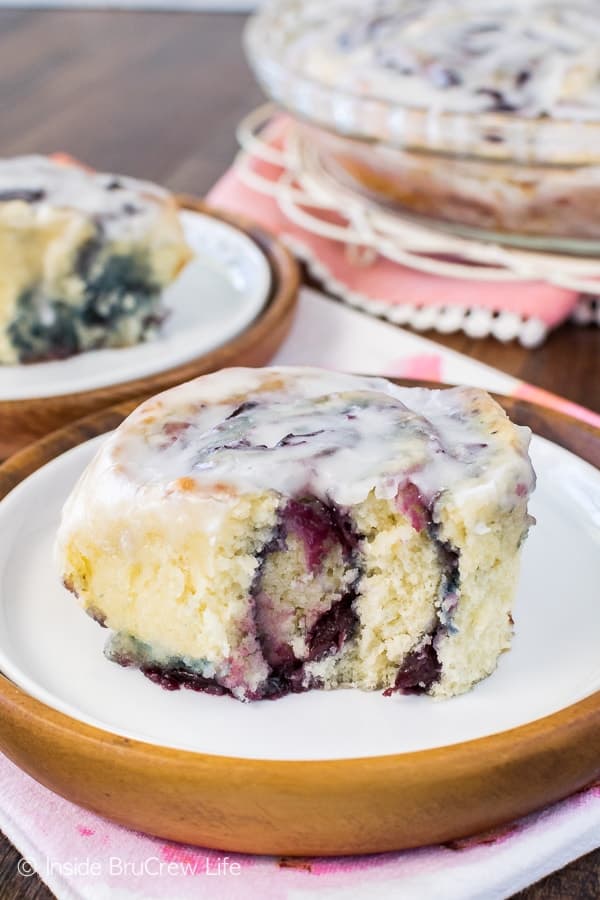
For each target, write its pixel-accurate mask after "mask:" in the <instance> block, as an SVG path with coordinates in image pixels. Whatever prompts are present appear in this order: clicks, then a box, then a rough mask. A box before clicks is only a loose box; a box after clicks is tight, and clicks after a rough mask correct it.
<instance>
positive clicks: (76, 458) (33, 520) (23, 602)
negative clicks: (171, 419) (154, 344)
mask: <svg viewBox="0 0 600 900" xmlns="http://www.w3.org/2000/svg"><path fill="white" fill-rule="evenodd" d="M103 439H104V438H103V437H97V438H95V439H93V440H92V441H88V442H87V443H84V444H81V445H79V446H78V447H75V448H74V449H72V450H70V451H68V452H67V453H65V454H63V455H61V456H59V457H57V458H56V459H55V460H53V461H52V462H50V463H47V464H46V465H45V466H43V467H42V468H41V469H39V470H38V471H37V472H36V473H34V474H33V475H32V476H30V477H29V478H27V479H26V480H25V481H24V482H23V483H22V484H20V485H19V486H18V487H17V488H16V489H15V490H14V491H13V492H12V494H10V495H9V496H7V497H6V498H5V499H4V500H3V501H2V502H0V669H1V670H2V671H3V672H4V674H5V675H6V676H8V677H9V678H10V679H11V680H12V681H13V682H15V684H17V685H19V686H20V687H21V688H23V690H25V691H26V692H27V693H28V694H30V695H31V696H33V697H36V698H37V699H38V700H41V701H42V702H43V703H45V704H47V705H49V706H52V707H54V708H55V709H57V710H59V711H61V712H63V713H66V714H67V715H69V716H71V717H73V718H75V719H77V720H79V721H81V722H85V723H87V724H89V725H93V726H96V727H98V728H102V729H104V730H107V731H110V732H112V733H114V734H118V735H123V736H125V737H128V738H133V739H135V740H139V741H148V742H151V743H153V744H157V745H160V746H164V747H170V748H177V749H183V750H192V751H195V752H199V753H204V754H217V755H222V756H243V757H245V758H253V759H269V760H298V759H302V760H319V759H320V760H323V759H338V760H339V759H350V758H355V757H365V756H368V757H374V756H381V755H385V754H396V753H407V752H411V751H419V750H427V749H431V748H434V747H442V746H447V745H450V744H456V743H459V742H462V741H469V740H473V739H475V738H480V737H483V736H485V735H491V734H494V733H496V732H499V731H505V730H507V729H510V728H515V727H517V726H520V725H523V724H525V723H527V722H531V721H533V720H536V719H539V718H541V717H542V716H547V715H550V714H552V713H555V712H556V711H558V710H560V709H563V708H564V707H567V706H569V705H571V704H574V703H576V702H577V701H579V700H582V699H583V698H585V697H587V696H589V695H590V694H592V693H593V692H594V691H596V690H598V689H600V652H599V648H600V603H599V602H598V601H599V599H600V598H599V595H598V590H599V589H598V585H600V473H599V472H598V471H597V470H595V469H594V468H593V467H592V466H590V465H589V464H588V463H585V462H583V461H582V460H581V459H579V458H578V457H576V456H574V455H573V454H571V453H569V452H568V451H566V450H564V449H562V448H561V447H559V446H557V445H556V444H552V443H550V442H549V441H547V440H545V439H543V438H540V437H534V439H533V442H532V458H533V462H534V466H535V469H536V471H537V475H538V486H537V490H536V492H535V494H534V496H533V499H532V503H531V510H532V513H533V514H534V515H535V517H536V518H537V525H536V526H535V527H534V528H533V529H532V531H531V533H530V536H529V538H528V540H527V543H526V545H525V548H524V553H523V567H522V575H521V579H520V584H519V591H518V597H517V600H516V603H515V612H514V617H515V620H516V635H515V640H514V644H513V648H512V650H511V651H510V652H509V653H506V654H504V655H503V656H502V658H501V659H500V663H499V666H498V669H497V671H496V672H495V673H493V675H491V677H489V678H488V679H486V680H484V681H483V682H481V683H480V684H478V685H477V686H476V687H475V688H474V690H472V691H471V692H469V693H467V694H464V695H462V696H460V697H456V698H454V699H451V700H446V701H441V702H436V701H432V700H431V699H430V698H428V697H415V696H410V697H409V696H394V697H393V698H385V697H383V696H382V695H381V694H380V693H377V692H375V693H363V692H360V691H352V690H339V691H332V692H325V691H313V692H309V693H306V694H301V695H290V696H287V697H284V698H282V699H280V700H277V701H274V702H262V703H260V702H259V703H254V704H243V703H240V702H236V701H234V700H232V699H230V698H228V697H215V696H211V695H207V694H200V693H194V692H192V691H187V690H181V691H179V692H173V693H171V692H167V691H164V690H162V689H161V688H159V687H157V686H156V685H154V684H152V683H151V682H150V681H148V680H147V679H146V678H144V677H143V676H142V675H141V674H140V673H139V672H137V671H135V670H132V669H123V668H121V667H119V666H117V665H115V664H114V663H110V662H108V661H107V660H106V659H105V657H104V656H103V653H102V648H103V644H104V641H105V639H106V634H107V633H106V631H104V630H103V629H101V628H99V627H98V625H97V624H96V623H94V622H93V621H92V620H91V619H90V618H88V617H87V616H86V615H84V613H83V612H82V611H81V609H80V608H79V606H78V604H77V602H76V601H75V599H74V598H73V596H72V595H71V594H70V593H68V591H67V590H66V589H65V588H63V587H62V585H61V584H60V581H59V578H58V575H57V572H56V569H55V566H54V564H53V558H52V546H53V539H54V535H55V532H56V528H57V524H58V520H59V514H60V509H61V506H62V504H63V502H64V500H65V499H66V497H67V495H68V493H69V492H70V490H71V488H72V486H73V485H74V483H75V481H76V479H77V477H78V476H79V474H80V473H81V471H82V470H83V468H84V466H85V465H86V464H87V463H88V462H89V460H90V459H91V457H92V454H93V452H94V450H95V449H96V448H97V447H98V445H99V443H100V442H101V441H102V440H103ZM40 498H43V499H44V502H43V504H40ZM307 723H310V727H307ZM241 735H243V740H241V739H240V736H241Z"/></svg>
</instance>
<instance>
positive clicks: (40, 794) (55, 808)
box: [0, 757, 600, 900]
mask: <svg viewBox="0 0 600 900" xmlns="http://www.w3.org/2000/svg"><path fill="white" fill-rule="evenodd" d="M0 826H1V827H2V830H3V831H4V832H5V834H6V835H7V837H8V838H9V839H10V840H11V841H13V843H14V844H15V845H16V846H17V847H18V848H19V850H20V852H21V853H22V859H21V861H20V862H19V863H18V865H17V866H15V873H14V878H15V881H16V884H17V886H18V885H19V884H20V883H22V884H24V883H25V881H26V879H27V878H28V877H31V875H32V874H33V872H34V871H37V872H38V873H39V874H40V876H41V877H42V878H43V880H44V881H45V882H46V883H47V884H48V886H49V887H50V889H51V890H52V891H53V892H54V894H55V895H56V896H57V897H58V898H59V900H196V898H198V897H205V898H210V900H308V898H312V897H322V898H325V897H327V898H330V900H390V898H392V897H393V898H394V900H415V898H417V897H419V898H423V900H438V898H439V900H492V898H498V900H500V898H503V897H509V896H511V895H512V894H513V893H515V892H516V891H518V890H520V889H521V888H523V887H524V886H525V885H527V884H530V883H531V882H533V881H536V880H538V879H539V878H542V877H543V876H544V875H546V874H547V873H548V872H551V871H553V870H554V869H557V868H560V867H561V866H564V865H566V864H567V863H568V862H569V861H570V860H572V859H574V858H575V857H576V856H581V855H583V854H585V853H588V852H589V851H590V850H592V849H593V848H594V847H595V846H596V845H597V843H598V840H599V831H600V785H596V786H595V787H591V788H589V789H588V790H587V791H583V792H582V793H580V794H576V795H575V796H573V797H571V798H569V799H568V800H565V801H563V802H562V803H557V804H556V805H555V806H553V807H552V808H551V809H547V810H544V811H543V812H540V813H536V814H534V815H531V816H527V817H526V818H524V819H520V820H519V821H517V822H513V823H512V824H511V825H510V826H509V827H506V828H502V829H498V830H496V831H494V832H488V833H486V834H481V835H479V836H477V837H474V838H469V839H468V840H463V841H454V842H452V843H450V844H447V845H444V846H438V847H424V848H422V849H420V850H408V851H405V852H402V853H382V854H378V855H373V856H361V857H345V858H344V857H337V858H333V859H318V858H310V859H289V858H287V859H282V858H277V857H270V856H246V855H243V854H235V853H234V854H232V853H225V852H222V853H220V852H216V851H213V850H204V849H199V848H196V847H188V846H184V845H182V844H174V843H172V842H170V841H164V840H160V839H159V838H151V837H147V836H146V835H142V834H139V833H137V832H133V831H128V830H127V829H125V828H121V827H120V826H118V825H112V824H111V823H110V822H107V821H106V820H105V819H102V818H100V817H99V816H97V815H94V813H90V812H87V811H86V810H83V809H80V808H79V807H78V806H75V805H74V804H73V803H69V802H68V801H67V800H63V799H62V798H61V797H58V796H56V795H55V794H52V793H50V792H49V791H47V790H46V789H45V788H43V787H41V786H40V785H39V784H37V783H36V782H35V781H33V780H32V779H31V778H29V776H28V775H25V774H24V773H23V772H21V771H20V770H19V769H17V768H16V766H14V765H13V764H12V763H10V762H9V761H8V760H7V759H6V758H2V757H0Z"/></svg>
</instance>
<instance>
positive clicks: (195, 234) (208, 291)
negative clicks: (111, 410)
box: [0, 210, 271, 401]
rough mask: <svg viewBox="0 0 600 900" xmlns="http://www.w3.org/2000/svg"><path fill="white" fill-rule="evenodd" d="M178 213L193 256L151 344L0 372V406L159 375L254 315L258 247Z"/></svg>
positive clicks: (264, 291)
mask: <svg viewBox="0 0 600 900" xmlns="http://www.w3.org/2000/svg"><path fill="white" fill-rule="evenodd" d="M180 215H181V221H182V224H183V229H184V232H185V236H186V239H187V241H188V243H189V244H190V246H191V248H192V250H193V251H194V253H195V254H196V256H195V258H194V259H193V260H192V262H191V263H189V264H188V265H187V266H186V267H185V269H184V270H183V272H182V273H181V275H180V276H179V277H178V278H177V280H176V281H175V282H174V283H173V284H172V285H170V287H169V288H167V290H166V291H165V294H164V299H165V304H166V306H167V307H168V308H169V309H170V310H171V314H170V316H169V318H168V319H167V321H166V322H165V324H164V325H163V327H162V328H161V330H160V333H159V335H158V336H157V337H156V339H155V340H152V341H149V342H148V343H145V344H138V345H137V346H136V347H125V348H122V349H119V350H94V351H91V352H89V353H81V354H79V355H78V356H73V357H71V358H69V359H65V360H60V361H59V362H46V363H35V364H32V365H27V366H0V401H1V400H24V399H28V398H32V397H59V396H62V395H64V394H72V393H77V392H80V391H92V390H95V389H97V388H102V387H108V386H109V385H113V384H121V383H123V382H126V381H132V380H133V379H136V378H144V377H146V376H148V375H153V374H155V373H157V372H164V371H166V370H167V369H172V368H175V366H179V365H181V364H183V363H186V362H189V361H190V360H192V359H194V358H196V357H198V356H201V355H202V354H204V353H208V352H209V351H210V350H214V349H215V348H216V347H219V346H221V345H222V344H224V343H225V342H226V341H229V340H231V339H232V338H233V337H235V336H236V335H237V334H239V333H240V332H241V331H243V330H244V328H246V326H247V325H249V324H250V323H251V322H252V321H253V320H254V319H255V318H256V317H257V315H258V314H259V313H260V311H261V310H262V309H263V307H264V305H265V303H266V301H267V299H268V296H269V290H270V286H271V273H270V270H269V264H268V262H267V259H266V257H265V256H264V254H263V253H262V252H261V251H260V249H259V248H258V246H257V245H256V244H255V243H254V241H252V240H251V238H249V237H248V236H247V235H245V234H244V233H243V232H241V231H238V230H237V229H236V228H234V227H233V226H232V225H228V224H227V223H226V222H221V221H219V220H218V219H214V218H212V217H211V216H206V215H203V214H202V213H198V212H192V211H190V210H183V211H182V212H181V214H180Z"/></svg>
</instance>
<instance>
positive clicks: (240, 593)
mask: <svg viewBox="0 0 600 900" xmlns="http://www.w3.org/2000/svg"><path fill="white" fill-rule="evenodd" d="M528 443H529V431H528V430H527V429H525V428H521V427H519V426H516V425H513V424H512V423H511V422H510V421H509V419H508V418H507V416H506V415H505V413H504V412H503V410H502V409H501V408H500V407H499V406H498V404H497V403H496V402H495V401H494V400H492V399H491V398H490V397H489V396H488V395H487V394H486V393H485V392H483V391H481V390H477V389H474V388H453V389H449V390H433V391H431V390H426V389H420V388H402V387H398V386H396V385H394V384H392V383H390V382H389V381H386V380H384V379H380V378H359V377H355V376H351V375H342V374H336V373H332V372H324V371H319V370H316V369H293V368H292V369H285V368H281V369H262V370H261V369H230V370H224V371H221V372H218V373H215V374H212V375H207V376H204V377H202V378H199V379H197V380H195V381H192V382H189V383H187V384H184V385H181V386H180V387H177V388H174V389H172V390H170V391H167V392H166V393H164V394H161V395H159V396H157V397H155V398H154V399H152V400H149V401H147V402H145V403H144V404H142V405H141V406H140V407H139V408H138V409H137V410H136V411H135V412H134V413H133V414H132V415H131V416H130V417H129V418H128V419H126V420H125V421H124V422H123V424H122V425H121V426H120V427H119V428H118V429H117V430H116V431H115V432H114V433H113V434H112V435H111V436H109V437H108V438H107V439H106V440H105V442H104V443H103V445H102V447H101V449H100V450H99V452H98V454H97V455H96V457H95V459H94V460H93V462H92V463H91V464H90V465H89V467H88V468H87V470H86V471H85V473H84V474H83V476H82V478H81V480H80V481H79V483H78V485H77V486H76V487H75V489H74V490H73V492H72V495H71V496H70V498H69V499H68V501H67V503H66V505H65V508H64V512H63V517H62V523H61V525H60V530H59V534H58V541H57V555H58V560H59V566H60V573H61V577H62V578H63V580H64V583H65V585H66V586H67V587H68V588H69V589H70V590H71V591H72V592H73V593H74V594H75V595H76V596H77V597H78V598H79V600H80V602H81V603H82V604H83V606H84V607H85V609H86V610H87V612H88V613H89V614H90V615H92V616H93V617H94V618H95V619H96V620H97V621H98V622H99V623H100V624H102V625H104V626H106V627H107V628H109V629H110V630H111V632H112V635H111V636H110V637H109V640H108V644H107V649H106V652H107V654H108V656H109V658H110V659H112V660H114V661H115V662H118V663H120V664H121V665H125V666H135V667H138V668H140V669H141V671H142V672H143V673H144V674H145V675H146V676H148V677H149V678H151V679H152V680H154V681H156V682H158V683H160V684H161V685H162V686H163V687H166V688H169V689H175V688H178V687H180V686H181V685H183V686H185V687H189V688H192V689H195V690H202V691H208V692H211V693H222V694H225V693H227V694H231V695H233V696H234V697H237V698H238V699H241V700H258V699H263V698H275V697H280V696H282V695H283V694H287V693H290V692H298V691H304V690H307V689H310V688H336V687H355V688H362V689H365V690H374V689H379V690H381V689H383V690H384V691H386V692H388V693H391V692H394V691H403V692H416V693H428V694H432V695H435V696H440V697H443V696H450V695H453V694H458V693H461V692H462V691H466V690H468V689H469V688H470V687H471V686H472V685H473V684H474V683H475V682H477V681H478V680H479V679H481V678H483V677H484V676H486V675H488V674H489V673H490V672H492V671H493V669H494V668H495V666H496V663H497V660H498V656H499V655H500V653H501V652H502V651H503V650H506V649H507V648H508V647H509V645H510V640H511V635H512V630H513V620H512V616H511V604H512V600H513V595H514V592H515V585H516V581H517V574H518V567H519V550H520V547H521V544H522V542H523V539H524V537H525V535H526V533H527V530H528V527H529V523H530V519H529V516H528V513H527V499H528V496H529V494H530V491H531V490H532V487H533V484H534V475H533V471H532V467H531V463H530V461H529V458H528V454H527V447H528Z"/></svg>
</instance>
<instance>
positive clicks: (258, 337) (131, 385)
mask: <svg viewBox="0 0 600 900" xmlns="http://www.w3.org/2000/svg"><path fill="white" fill-rule="evenodd" d="M178 200H179V204H180V206H181V207H182V208H183V209H187V210H192V211H194V212H200V213H202V214H204V215H208V216H210V217H211V218H214V219H218V220H220V221H223V222H226V223H228V224H230V225H233V226H234V227H235V228H237V229H240V230H241V231H243V232H244V233H245V234H246V235H247V236H248V237H249V238H251V239H252V241H253V242H254V243H256V244H257V245H258V247H259V248H260V249H261V251H262V252H263V253H264V254H265V256H266V258H267V261H268V263H269V268H270V270H271V276H272V288H271V295H270V297H269V301H268V303H267V305H266V306H265V308H264V310H263V312H262V313H261V314H260V315H259V316H258V318H257V319H255V320H254V321H253V322H252V323H251V324H250V325H249V326H248V327H246V328H245V329H244V330H243V331H242V332H241V333H240V334H238V335H237V337H234V338H233V339H232V340H230V341H228V342H227V343H225V344H223V345H221V346H219V347H217V348H216V349H215V350H212V351H210V352H208V353H206V354H203V355H201V356H198V357H197V358H195V359H193V360H191V361H189V362H186V363H185V364H183V365H178V366H177V367H176V368H171V369H167V370H166V371H162V372H157V373H155V374H151V375H149V376H146V377H143V378H136V379H135V380H130V381H125V382H122V383H120V384H113V385H110V386H108V387H102V388H99V389H96V390H87V391H82V392H79V393H72V394H63V395H61V396H55V397H43V398H42V397H38V398H31V399H25V400H5V401H0V460H1V459H5V458H6V457H7V456H9V455H10V454H11V453H14V452H15V451H16V450H18V449H19V448H21V447H24V446H25V445H26V444H28V443H30V442H31V441H33V440H35V439H37V438H40V437H42V436H43V435H45V434H49V433H50V432H51V431H54V430H55V429H57V428H60V427H61V426H62V425H66V424H67V423H69V422H73V421H75V420H76V419H79V418H81V416H84V415H87V414H88V413H91V412H94V411H95V410H97V409H103V408H105V407H107V406H111V405H112V404H114V403H120V402H122V401H125V400H130V399H133V398H138V399H140V398H143V397H149V396H151V395H152V394H156V393H158V392H159V391H162V390H165V389H166V388H169V387H172V386H173V385H175V384H179V383H180V382H182V381H188V380H189V379H191V378H195V377H196V376H198V375H203V374H205V373H206V372H212V371H214V370H215V369H220V368H223V367H225V366H232V365H235V366H237V365H240V366H261V365H264V364H265V363H267V362H268V361H269V360H270V359H271V358H272V357H273V356H274V354H275V352H276V350H277V348H278V347H279V345H280V344H281V343H282V341H283V339H284V338H285V336H286V334H287V332H288V330H289V328H290V326H291V323H292V318H293V315H294V310H295V306H296V301H297V296H298V288H299V283H300V275H299V269H298V265H297V263H296V262H295V260H294V258H293V257H292V255H291V254H290V253H289V251H288V250H286V249H285V247H284V246H283V245H282V244H281V243H280V242H279V241H278V240H276V238H275V237H273V236H272V235H271V234H269V233H268V232H267V231H264V230H263V229H262V228H261V227H259V226H258V225H255V224H254V223H253V222H252V221H251V220H249V219H246V218H244V217H242V216H239V215H232V214H229V213H224V212H220V211H218V210H215V209H213V208H211V207H209V206H207V205H206V204H205V203H203V202H202V201H200V200H196V199H194V198H193V197H187V196H181V197H179V198H178ZM156 346H157V348H158V349H160V347H159V343H157V345H156Z"/></svg>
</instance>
